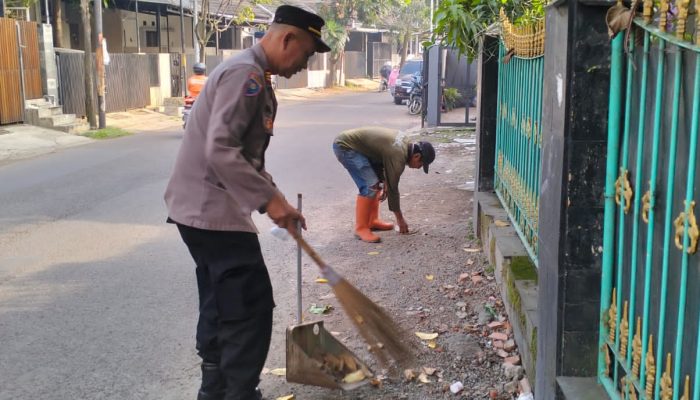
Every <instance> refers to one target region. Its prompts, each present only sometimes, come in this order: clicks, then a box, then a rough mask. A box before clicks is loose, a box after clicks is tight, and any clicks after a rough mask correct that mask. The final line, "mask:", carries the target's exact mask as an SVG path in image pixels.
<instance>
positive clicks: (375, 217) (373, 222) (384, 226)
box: [369, 196, 394, 231]
mask: <svg viewBox="0 0 700 400" xmlns="http://www.w3.org/2000/svg"><path fill="white" fill-rule="evenodd" d="M369 229H371V230H375V231H390V230H392V229H394V224H393V223H392V222H389V221H382V220H381V219H379V196H376V197H375V198H374V200H372V209H371V210H370V212H369Z"/></svg>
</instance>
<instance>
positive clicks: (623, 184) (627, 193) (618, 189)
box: [615, 167, 634, 214]
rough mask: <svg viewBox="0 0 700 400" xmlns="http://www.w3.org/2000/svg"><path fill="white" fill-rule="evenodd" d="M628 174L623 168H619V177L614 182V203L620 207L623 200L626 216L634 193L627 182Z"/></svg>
mask: <svg viewBox="0 0 700 400" xmlns="http://www.w3.org/2000/svg"><path fill="white" fill-rule="evenodd" d="M629 174H630V172H629V171H628V170H627V169H625V168H624V167H620V176H619V177H618V178H617V181H615V203H617V205H622V198H623V197H624V199H625V205H624V211H625V214H627V213H628V212H629V211H630V207H631V206H632V196H634V192H633V191H632V185H630V181H629Z"/></svg>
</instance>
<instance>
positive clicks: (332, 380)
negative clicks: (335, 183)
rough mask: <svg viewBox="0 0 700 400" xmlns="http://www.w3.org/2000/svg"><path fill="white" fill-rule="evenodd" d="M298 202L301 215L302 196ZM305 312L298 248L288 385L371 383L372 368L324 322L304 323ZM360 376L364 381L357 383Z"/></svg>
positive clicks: (350, 386)
mask: <svg viewBox="0 0 700 400" xmlns="http://www.w3.org/2000/svg"><path fill="white" fill-rule="evenodd" d="M297 200H298V206H297V208H298V210H299V212H301V194H299V195H298V196H297ZM298 233H299V234H300V235H301V227H300V228H299V232H298ZM301 310H302V305H301V246H299V245H297V324H296V325H292V326H290V327H288V328H287V335H286V336H287V337H286V338H287V343H286V350H287V369H286V370H287V382H293V383H301V384H303V385H313V386H321V387H326V388H330V389H342V390H352V389H355V388H358V387H360V386H364V385H366V384H367V383H369V381H370V379H371V378H372V377H373V376H374V374H373V373H372V371H371V370H370V369H369V367H367V365H366V364H365V363H364V362H362V361H361V360H360V359H358V358H357V356H355V355H354V354H353V353H352V352H351V351H350V350H348V348H347V347H345V346H344V345H343V344H342V343H340V341H338V340H337V339H336V338H335V337H334V336H333V335H332V334H331V333H330V332H328V331H327V330H326V329H325V328H324V327H323V321H314V322H307V323H302V318H301ZM358 371H362V372H358ZM358 374H359V375H360V377H362V376H364V379H361V380H357V376H358ZM353 378H355V379H353Z"/></svg>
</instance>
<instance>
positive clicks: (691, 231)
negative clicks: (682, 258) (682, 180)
mask: <svg viewBox="0 0 700 400" xmlns="http://www.w3.org/2000/svg"><path fill="white" fill-rule="evenodd" d="M684 204H685V211H683V212H681V213H680V214H678V218H676V219H675V220H674V221H673V225H674V227H675V228H676V234H675V242H676V247H677V248H678V249H679V250H683V239H684V235H685V223H686V220H687V221H688V237H689V238H690V243H689V244H688V249H686V251H687V252H688V254H695V252H696V251H697V250H698V238H699V237H700V229H698V222H697V220H696V219H695V201H691V202H690V204H688V201H684Z"/></svg>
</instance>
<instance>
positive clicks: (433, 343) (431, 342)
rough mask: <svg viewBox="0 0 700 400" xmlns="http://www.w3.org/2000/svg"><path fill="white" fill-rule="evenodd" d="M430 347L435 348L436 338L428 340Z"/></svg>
mask: <svg viewBox="0 0 700 400" xmlns="http://www.w3.org/2000/svg"><path fill="white" fill-rule="evenodd" d="M428 347H429V348H431V349H434V348H436V347H437V342H436V341H435V340H428Z"/></svg>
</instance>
